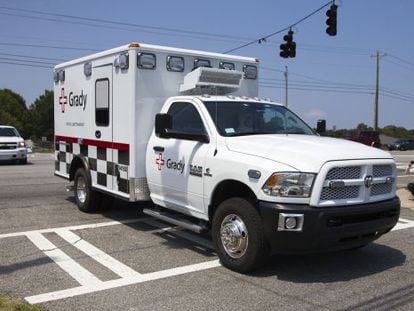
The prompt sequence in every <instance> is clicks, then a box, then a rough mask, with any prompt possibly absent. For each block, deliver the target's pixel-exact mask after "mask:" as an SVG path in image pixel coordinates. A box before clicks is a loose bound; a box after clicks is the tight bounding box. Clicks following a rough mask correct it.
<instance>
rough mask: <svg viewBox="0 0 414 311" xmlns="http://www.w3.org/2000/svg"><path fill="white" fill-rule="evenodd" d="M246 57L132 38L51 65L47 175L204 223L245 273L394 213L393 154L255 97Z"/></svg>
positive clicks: (350, 240) (362, 235)
mask: <svg viewBox="0 0 414 311" xmlns="http://www.w3.org/2000/svg"><path fill="white" fill-rule="evenodd" d="M258 63H259V62H258V60H257V59H254V58H247V57H240V56H231V55H225V54H216V53H207V52H203V51H193V50H184V49H177V48H169V47H162V46H155V45H146V44H138V43H132V44H129V45H125V46H121V47H119V48H115V49H112V50H109V51H105V52H102V53H97V54H93V55H91V56H87V57H84V58H80V59H76V60H74V61H70V62H66V63H63V64H60V65H57V66H56V67H55V72H54V82H55V83H54V87H55V88H54V91H55V146H56V152H55V156H56V161H55V174H56V175H58V176H60V177H63V178H66V179H68V180H69V181H73V182H74V185H73V188H74V194H75V199H76V203H77V205H78V207H79V208H80V209H81V210H82V211H86V212H89V211H93V210H97V209H99V208H101V207H102V206H104V205H105V202H107V201H108V200H106V199H105V200H104V198H105V197H106V196H108V195H109V196H115V197H118V198H122V199H125V200H128V201H150V200H151V201H152V202H153V204H150V203H149V204H148V208H146V209H144V212H145V213H146V214H149V215H152V216H154V217H157V218H159V219H162V220H164V221H167V222H170V223H173V224H176V225H179V226H182V227H184V228H186V229H189V230H193V231H196V232H208V233H210V234H211V237H212V240H213V242H214V244H215V247H216V251H217V254H218V256H219V258H220V260H221V261H222V263H223V265H225V266H226V267H229V268H230V269H233V270H236V271H240V272H245V271H249V270H252V269H255V268H257V267H259V266H260V265H262V264H263V263H264V261H265V260H266V259H267V258H269V255H270V254H271V253H306V252H317V251H333V250H341V249H352V248H358V247H361V246H364V245H365V244H367V243H369V242H372V241H374V240H375V239H377V238H378V237H380V236H381V235H382V234H384V233H386V232H388V231H390V230H391V229H392V228H393V226H394V225H395V224H396V223H397V221H398V217H399V213H400V202H399V199H398V197H396V167H395V163H394V161H393V158H392V157H391V155H390V154H389V153H387V152H384V151H381V150H378V149H376V148H372V147H368V146H364V145H362V144H359V143H354V142H350V141H345V140H338V139H332V138H327V137H320V136H319V135H318V134H316V133H315V132H314V131H313V130H312V129H311V128H310V127H309V126H308V125H307V124H305V123H304V122H303V121H302V120H301V119H300V118H299V117H298V116H297V115H295V114H294V113H293V112H292V111H290V110H289V109H287V108H286V107H284V106H283V105H280V104H277V103H274V102H272V101H269V100H263V99H260V98H258V97H257V96H258Z"/></svg>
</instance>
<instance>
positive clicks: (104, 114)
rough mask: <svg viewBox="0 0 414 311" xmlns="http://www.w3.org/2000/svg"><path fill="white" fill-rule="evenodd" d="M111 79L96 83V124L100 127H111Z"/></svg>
mask: <svg viewBox="0 0 414 311" xmlns="http://www.w3.org/2000/svg"><path fill="white" fill-rule="evenodd" d="M109 96H110V94H109V79H99V80H96V82H95V122H96V125H98V126H108V125H109Z"/></svg>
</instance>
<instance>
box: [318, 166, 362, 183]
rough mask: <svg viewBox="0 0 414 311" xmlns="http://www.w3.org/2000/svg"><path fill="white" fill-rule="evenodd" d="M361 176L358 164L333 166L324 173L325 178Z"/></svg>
mask: <svg viewBox="0 0 414 311" xmlns="http://www.w3.org/2000/svg"><path fill="white" fill-rule="evenodd" d="M360 177H361V167H360V166H346V167H334V168H331V169H330V170H329V172H328V175H326V179H327V180H336V179H358V178H360Z"/></svg>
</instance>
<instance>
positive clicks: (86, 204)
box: [74, 168, 102, 213]
mask: <svg viewBox="0 0 414 311" xmlns="http://www.w3.org/2000/svg"><path fill="white" fill-rule="evenodd" d="M74 193H75V202H76V205H77V206H78V208H79V210H81V211H82V212H86V213H91V212H95V211H97V210H99V206H100V203H101V199H102V195H101V193H99V192H97V191H95V190H93V189H92V188H91V182H90V179H89V178H88V175H87V174H86V171H85V169H83V168H78V170H77V171H76V173H75V178H74Z"/></svg>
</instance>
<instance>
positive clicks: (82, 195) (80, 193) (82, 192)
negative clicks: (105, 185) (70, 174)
mask: <svg viewBox="0 0 414 311" xmlns="http://www.w3.org/2000/svg"><path fill="white" fill-rule="evenodd" d="M76 196H77V197H78V200H79V202H81V203H82V204H83V203H85V201H86V182H85V178H83V177H82V176H79V177H78V182H77V183H76Z"/></svg>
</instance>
